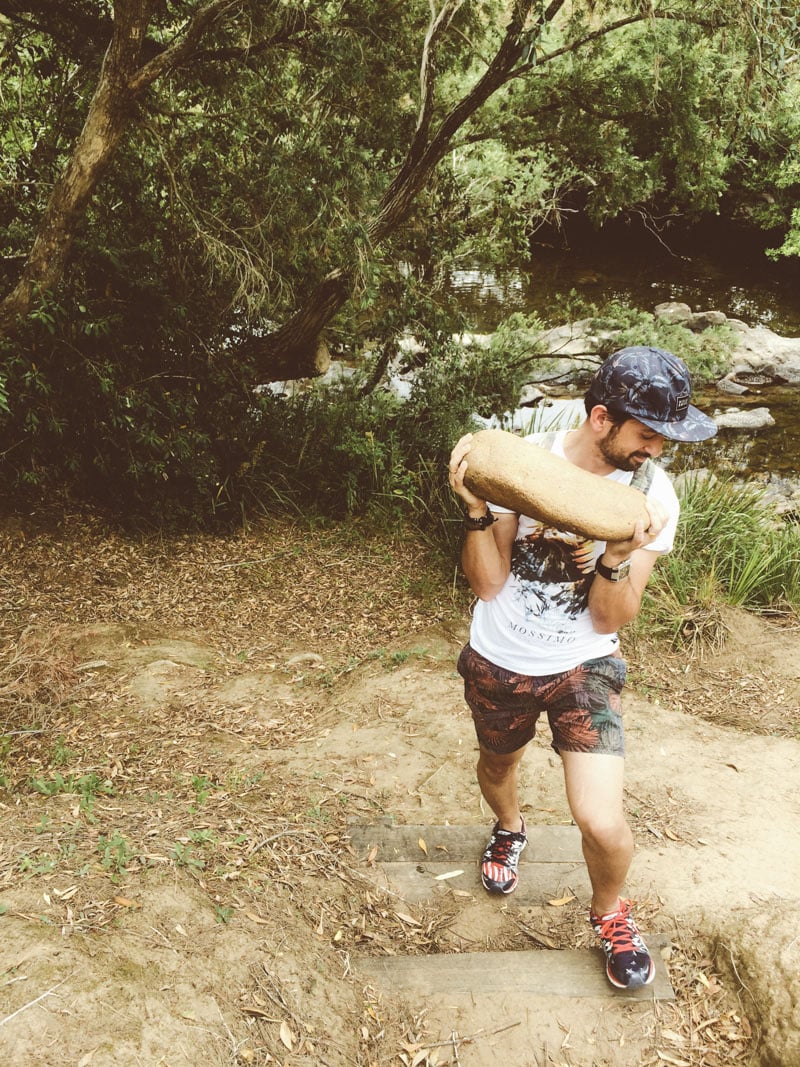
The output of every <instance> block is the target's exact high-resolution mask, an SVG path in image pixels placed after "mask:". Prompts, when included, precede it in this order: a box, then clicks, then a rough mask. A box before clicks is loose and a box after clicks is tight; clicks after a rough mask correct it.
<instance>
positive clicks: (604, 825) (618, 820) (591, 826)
mask: <svg viewBox="0 0 800 1067" xmlns="http://www.w3.org/2000/svg"><path fill="white" fill-rule="evenodd" d="M575 821H576V823H577V824H578V829H579V830H580V832H581V837H582V838H583V841H584V843H585V844H586V845H588V846H589V847H590V848H591V849H592V850H593V851H600V852H608V853H611V852H616V851H617V850H618V849H620V848H627V847H628V846H629V844H630V841H631V838H632V834H631V828H630V826H629V825H628V823H627V821H626V819H625V816H624V815H622V814H621V813H619V814H617V813H609V812H603V811H588V812H586V813H584V814H583V815H579V816H578V817H576V819H575Z"/></svg>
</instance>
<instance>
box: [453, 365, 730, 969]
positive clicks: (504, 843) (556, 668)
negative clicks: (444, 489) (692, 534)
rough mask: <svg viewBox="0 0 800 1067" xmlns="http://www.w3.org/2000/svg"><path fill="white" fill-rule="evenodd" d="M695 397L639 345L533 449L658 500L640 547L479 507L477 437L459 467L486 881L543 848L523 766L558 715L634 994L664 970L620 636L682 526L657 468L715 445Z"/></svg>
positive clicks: (613, 962) (606, 925) (469, 695)
mask: <svg viewBox="0 0 800 1067" xmlns="http://www.w3.org/2000/svg"><path fill="white" fill-rule="evenodd" d="M690 394H691V382H690V378H689V373H688V370H687V368H686V365H685V364H684V363H683V361H682V360H680V359H678V357H677V356H675V355H673V354H672V353H671V352H667V351H664V350H662V349H658V348H649V347H644V346H636V347H632V348H625V349H622V350H621V351H619V352H615V353H614V354H613V355H612V356H610V357H609V358H608V359H607V360H606V362H605V363H603V365H602V366H601V367H600V369H599V370H598V371H597V373H596V374H595V376H594V378H593V380H592V382H591V385H590V386H589V390H588V392H587V393H586V397H585V400H584V404H585V408H586V418H585V420H584V421H583V422H582V423H581V425H580V426H579V427H578V428H577V429H574V430H569V431H562V432H560V433H557V434H549V435H532V437H531V441H532V443H531V447H536V443H537V441H538V444H540V445H543V446H544V447H548V446H549V447H550V448H551V449H552V451H553V452H554V453H555V454H556V455H559V456H562V457H563V458H566V459H567V460H569V461H570V462H571V463H574V464H575V465H576V466H577V467H580V468H582V469H583V470H587V471H591V472H592V473H594V474H597V475H600V476H601V477H605V478H609V479H611V480H613V481H618V482H623V483H625V484H633V485H634V486H636V487H637V488H641V489H642V490H643V491H645V492H646V494H647V495H646V509H647V514H648V516H649V524H647V522H646V520H640V521H639V522H638V523H637V524H636V526H635V529H634V530H633V532H632V533H631V536H630V537H629V538H628V539H627V540H624V541H614V542H593V541H591V540H588V539H587V538H585V537H581V536H578V535H575V534H570V533H567V532H565V531H562V530H556V529H553V528H549V527H546V526H545V525H543V524H542V523H540V522H538V521H537V520H535V519H532V518H529V517H527V516H525V515H517V514H514V513H513V512H509V511H508V510H507V509H504V508H501V507H497V506H495V505H490V504H487V502H486V501H484V500H480V499H478V498H477V497H476V496H475V495H474V493H472V492H470V490H469V489H468V488H467V487H466V486H465V485H464V473H465V471H466V469H467V467H468V464H469V451H470V440H471V435H470V434H467V435H466V436H465V437H462V438H461V440H460V441H459V442H458V443H457V444H456V446H455V448H454V449H453V452H452V454H451V457H450V484H451V486H452V488H453V490H454V491H455V492H456V493H457V494H458V496H459V497H461V499H462V501H463V502H464V504H465V507H466V513H465V519H464V522H465V525H466V534H465V539H464V547H463V552H462V565H463V568H464V572H465V574H466V576H467V579H468V580H469V583H470V585H471V587H472V590H473V592H474V593H475V594H476V596H477V597H478V601H477V604H476V607H475V611H474V615H473V620H472V626H471V630H470V640H469V644H468V645H467V646H466V647H465V648H464V649H463V651H462V653H461V656H460V658H459V661H458V669H459V673H460V674H461V675H462V677H463V678H464V693H465V698H466V701H467V704H468V705H469V707H470V709H471V710H472V717H473V721H474V723H475V728H476V732H477V735H478V742H479V751H480V755H479V758H478V766H477V774H478V783H479V785H480V789H481V792H482V793H483V796H484V798H485V799H486V801H487V803H488V804H489V806H490V807H491V809H492V811H493V812H494V814H495V816H496V818H497V821H496V823H495V825H494V828H493V830H492V834H491V838H490V841H489V844H488V845H487V847H486V850H485V852H484V854H483V857H482V862H481V879H482V881H483V885H484V887H485V888H486V889H487V890H488V891H489V892H491V893H510V892H512V891H513V890H514V889H515V888H516V885H517V881H518V873H517V867H518V863H519V857H520V853H521V852H522V850H523V849H524V848H525V845H526V843H527V839H526V836H525V820H524V819H523V817H522V813H521V811H520V803H519V797H518V794H517V771H518V767H519V762H520V759H521V758H522V755H523V751H524V748H525V746H526V745H527V743H528V742H529V741H530V740H531V739H532V738H533V737H534V735H535V730H536V722H537V719H538V718H539V716H540V714H541V713H542V712H544V713H546V714H547V716H548V720H549V723H550V729H551V732H552V735H553V742H552V743H553V748H554V749H555V750H556V751H557V752H558V753H559V755H560V756H561V760H562V766H563V771H564V781H565V786H566V796H567V801H568V803H569V806H570V811H571V812H572V817H573V819H574V821H575V823H576V824H577V826H578V828H579V829H580V832H581V838H582V845H583V854H584V857H585V859H586V866H587V869H588V873H589V879H590V882H591V886H592V900H591V907H590V912H589V921H590V923H591V925H592V927H593V929H594V930H595V932H596V933H597V934H598V936H599V938H600V941H601V944H602V947H603V950H604V952H605V955H606V973H607V975H608V978H609V981H610V982H611V983H612V984H613V985H614V986H616V987H617V988H622V989H632V988H636V987H637V986H642V985H647V984H649V983H650V982H652V980H653V978H654V977H655V969H654V965H653V961H652V959H651V957H650V954H649V952H648V951H647V947H646V945H645V943H644V941H643V940H642V938H641V935H640V934H639V931H638V929H637V926H636V923H635V921H634V918H633V915H632V913H631V905H630V901H628V900H625V899H623V898H622V897H621V894H622V890H623V886H624V882H625V879H626V876H627V873H628V868H629V866H630V863H631V859H632V855H633V835H632V833H631V830H630V827H629V826H628V824H627V822H626V820H625V816H624V813H623V757H624V738H623V728H622V717H621V714H620V693H621V690H622V687H623V685H624V682H625V673H626V665H625V661H624V660H623V659H622V657H621V655H620V646H619V637H618V631H619V630H620V628H621V627H622V626H624V625H625V623H627V622H630V621H631V619H633V618H634V617H635V616H636V614H637V613H638V611H639V607H640V605H641V600H642V594H643V592H644V589H645V586H646V584H647V581H648V579H649V577H650V574H651V572H652V570H653V566H654V565H655V562H656V560H657V559H658V557H659V555H660V554H661V553H664V552H668V551H669V550H670V549H671V548H672V543H673V537H674V534H675V527H676V525H677V521H678V511H679V506H678V500H677V497H676V496H675V493H674V491H673V489H672V486H671V484H670V481H669V479H668V478H667V476H666V474H665V473H664V471H663V470H661V469H660V468H659V467H656V466H655V464H654V463H653V462H652V460H653V459H655V458H657V457H658V456H659V455H660V454H661V450H662V447H663V443H664V438H670V439H671V440H675V441H701V440H705V439H706V438H708V437H712V436H713V435H714V434H715V433H716V429H717V428H716V425H715V423H714V421H713V419H710V418H708V417H707V416H706V415H703V414H702V413H701V412H700V411H698V410H697V408H695V407H693V406H692V405H690V403H689V397H690Z"/></svg>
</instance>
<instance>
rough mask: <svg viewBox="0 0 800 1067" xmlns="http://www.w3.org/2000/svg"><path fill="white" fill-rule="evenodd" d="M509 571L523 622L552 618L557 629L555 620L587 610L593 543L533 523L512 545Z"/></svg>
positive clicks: (574, 616) (571, 616)
mask: <svg viewBox="0 0 800 1067" xmlns="http://www.w3.org/2000/svg"><path fill="white" fill-rule="evenodd" d="M511 571H512V574H513V575H514V576H515V578H516V589H515V599H516V600H517V601H518V602H519V603H520V604H521V605H522V607H523V611H524V613H525V618H526V620H531V619H534V618H537V619H540V620H542V619H543V618H545V617H551V616H552V622H553V624H554V627H557V625H558V623H557V620H559V619H564V618H567V619H575V618H577V617H578V615H580V614H581V612H583V611H585V610H586V609H587V607H588V602H589V589H590V588H591V584H592V580H593V578H594V541H589V540H587V539H586V538H584V537H581V536H579V535H578V534H571V533H566V532H564V531H563V530H556V529H554V528H552V527H548V526H544V525H543V524H542V523H536V524H535V525H533V527H532V529H531V532H530V533H528V534H526V535H525V536H524V537H521V538H519V539H518V540H516V541H515V542H514V544H513V546H512V549H511ZM547 628H548V629H549V628H550V627H549V626H548V627H547Z"/></svg>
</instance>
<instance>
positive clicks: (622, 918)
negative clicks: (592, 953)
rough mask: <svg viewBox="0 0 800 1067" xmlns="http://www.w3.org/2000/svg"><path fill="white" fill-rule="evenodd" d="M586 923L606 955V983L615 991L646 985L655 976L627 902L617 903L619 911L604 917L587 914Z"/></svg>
mask: <svg viewBox="0 0 800 1067" xmlns="http://www.w3.org/2000/svg"><path fill="white" fill-rule="evenodd" d="M589 922H590V923H591V924H592V929H593V930H594V932H595V933H596V934H597V936H598V937H599V938H600V943H601V945H602V946H603V952H605V954H606V974H607V975H608V980H609V982H610V983H611V984H612V985H613V986H616V987H617V989H637V988H639V986H645V985H650V983H651V982H652V981H653V979H654V978H655V976H656V968H655V964H654V963H653V960H652V958H651V957H650V953H649V952H648V951H647V945H645V943H644V941H643V940H642V935H641V934H640V933H639V928H638V927H637V925H636V923H635V921H634V918H633V916H632V915H631V902H630V901H629V900H620V902H619V910H618V911H612V912H610V913H609V914H608V915H602V916H598V915H594V914H593V913H592V912H589Z"/></svg>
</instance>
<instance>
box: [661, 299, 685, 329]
mask: <svg viewBox="0 0 800 1067" xmlns="http://www.w3.org/2000/svg"><path fill="white" fill-rule="evenodd" d="M653 314H654V315H655V317H656V318H657V319H663V320H664V322H668V323H671V324H672V325H675V326H682V325H686V324H688V323H689V322H690V320H691V318H692V315H693V312H692V309H691V308H690V307H689V305H688V304H681V303H679V302H678V301H677V300H675V301H670V302H668V303H666V304H656V306H655V309H654V310H653Z"/></svg>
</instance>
